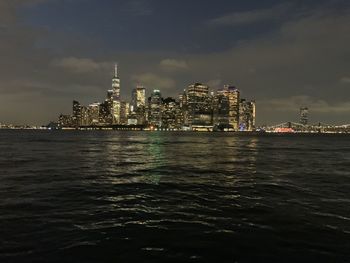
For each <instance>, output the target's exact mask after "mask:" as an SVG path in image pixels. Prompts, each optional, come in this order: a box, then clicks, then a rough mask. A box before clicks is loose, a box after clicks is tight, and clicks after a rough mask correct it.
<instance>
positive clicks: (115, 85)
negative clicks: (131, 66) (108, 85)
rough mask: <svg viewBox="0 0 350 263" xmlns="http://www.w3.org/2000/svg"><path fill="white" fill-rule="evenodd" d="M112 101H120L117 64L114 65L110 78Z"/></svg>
mask: <svg viewBox="0 0 350 263" xmlns="http://www.w3.org/2000/svg"><path fill="white" fill-rule="evenodd" d="M112 90H113V95H112V96H113V100H117V101H119V100H120V78H119V76H118V64H115V65H114V76H113V78H112Z"/></svg>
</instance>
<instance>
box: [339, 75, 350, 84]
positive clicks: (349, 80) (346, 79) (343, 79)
mask: <svg viewBox="0 0 350 263" xmlns="http://www.w3.org/2000/svg"><path fill="white" fill-rule="evenodd" d="M340 82H341V83H346V84H350V77H343V78H341V79H340Z"/></svg>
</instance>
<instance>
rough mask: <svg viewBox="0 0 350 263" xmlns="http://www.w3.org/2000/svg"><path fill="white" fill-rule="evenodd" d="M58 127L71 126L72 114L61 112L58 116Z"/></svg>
mask: <svg viewBox="0 0 350 263" xmlns="http://www.w3.org/2000/svg"><path fill="white" fill-rule="evenodd" d="M58 127H60V128H69V127H73V117H72V115H64V114H61V115H60V116H59V118H58Z"/></svg>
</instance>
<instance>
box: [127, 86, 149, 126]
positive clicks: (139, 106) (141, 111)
mask: <svg viewBox="0 0 350 263" xmlns="http://www.w3.org/2000/svg"><path fill="white" fill-rule="evenodd" d="M131 111H132V112H133V118H135V119H136V120H137V124H145V122H146V116H145V115H146V114H145V113H146V89H145V88H144V87H143V86H141V85H138V86H137V87H136V88H135V89H133V90H132V94H131Z"/></svg>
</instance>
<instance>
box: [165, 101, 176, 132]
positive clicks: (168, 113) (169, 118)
mask: <svg viewBox="0 0 350 263" xmlns="http://www.w3.org/2000/svg"><path fill="white" fill-rule="evenodd" d="M178 108H179V104H178V103H176V101H175V99H174V98H171V97H168V98H166V99H164V100H163V110H162V128H165V129H171V130H173V129H176V128H177V113H178V112H177V109H178Z"/></svg>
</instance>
